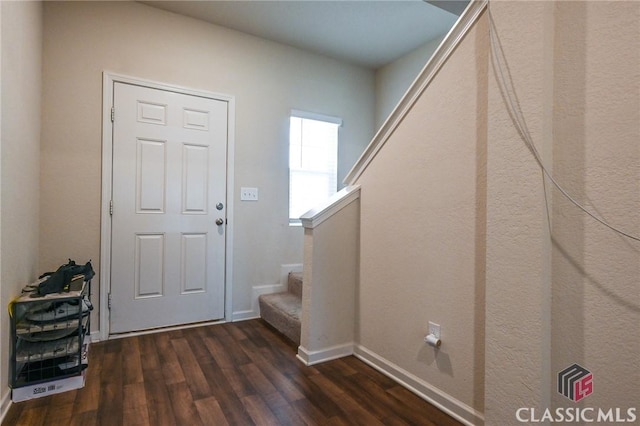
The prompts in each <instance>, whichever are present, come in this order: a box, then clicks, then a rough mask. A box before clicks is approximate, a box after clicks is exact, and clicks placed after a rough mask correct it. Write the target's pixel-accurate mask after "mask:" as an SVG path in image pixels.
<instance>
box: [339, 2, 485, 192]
mask: <svg viewBox="0 0 640 426" xmlns="http://www.w3.org/2000/svg"><path fill="white" fill-rule="evenodd" d="M487 4H488V0H471V1H470V3H469V5H468V6H467V8H466V9H465V10H464V12H463V13H462V15H460V17H459V18H458V20H457V21H456V23H455V24H454V25H453V27H452V28H451V30H450V31H449V33H448V34H447V35H446V37H445V38H444V39H443V40H442V43H440V46H438V48H437V49H436V51H435V52H434V53H433V56H432V57H431V59H430V60H429V62H427V64H426V65H425V66H424V68H423V69H422V71H420V74H418V76H417V77H416V79H415V80H414V81H413V83H412V84H411V86H410V87H409V89H408V90H407V92H406V93H405V94H404V96H403V97H402V99H401V100H400V102H398V105H396V107H395V108H394V110H393V111H392V112H391V114H390V115H389V117H387V119H386V121H385V122H384V123H383V124H382V126H381V127H380V129H379V130H378V132H377V133H376V134H375V136H374V137H373V139H372V140H371V142H370V143H369V145H368V146H367V148H365V150H364V152H363V153H362V155H361V156H360V158H359V159H358V161H357V162H356V164H355V165H354V166H353V168H352V169H351V171H350V172H349V173H348V174H347V176H346V177H345V179H344V183H345V184H346V185H354V184H355V183H356V182H357V181H358V178H359V177H360V176H361V175H362V173H363V172H364V171H365V169H366V168H367V167H368V166H369V164H370V163H371V161H373V159H374V158H375V156H376V155H377V154H378V152H379V151H380V149H382V147H383V146H384V145H385V143H386V142H387V140H388V139H389V137H391V135H392V134H393V133H394V132H395V130H396V128H397V127H398V126H399V125H400V123H401V122H402V121H403V120H404V118H405V116H406V115H407V113H408V112H409V111H411V109H412V108H413V105H414V104H415V103H416V101H417V100H418V99H419V98H420V96H421V95H422V93H423V92H424V91H425V89H426V88H427V87H428V86H429V85H430V84H431V81H432V80H433V79H434V77H435V76H436V74H437V73H438V71H440V68H442V66H443V65H444V64H445V63H446V62H447V60H448V59H449V57H450V56H451V54H452V53H453V51H454V50H455V49H456V47H457V46H458V45H459V44H460V42H461V41H462V39H463V38H464V37H465V35H467V33H468V32H469V30H470V29H471V28H472V27H473V25H474V24H475V22H476V21H477V19H478V17H479V16H480V15H481V14H482V12H483V11H484V10H485V8H486V7H487Z"/></svg>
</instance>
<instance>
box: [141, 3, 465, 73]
mask: <svg viewBox="0 0 640 426" xmlns="http://www.w3.org/2000/svg"><path fill="white" fill-rule="evenodd" d="M142 3H145V4H148V5H150V6H153V7H157V8H159V9H164V10H168V11H171V12H175V13H179V14H181V15H186V16H190V17H193V18H197V19H202V20H204V21H207V22H211V23H213V24H216V25H221V26H224V27H227V28H231V29H234V30H237V31H242V32H244V33H248V34H251V35H254V36H258V37H262V38H265V39H268V40H273V41H276V42H279V43H284V44H288V45H291V46H295V47H299V48H302V49H306V50H311V51H313V52H316V53H320V54H323V55H326V56H330V57H333V58H336V59H339V60H343V61H348V62H351V63H355V64H357V65H361V66H365V67H368V68H373V69H375V68H378V67H380V66H382V65H385V64H387V63H389V62H392V61H394V60H395V59H397V58H399V57H400V56H402V55H404V54H405V53H408V52H410V51H411V50H413V49H415V48H417V47H419V46H420V45H422V44H424V43H426V42H427V41H429V40H432V39H434V38H436V37H439V36H441V35H442V34H445V33H447V32H448V31H449V29H450V28H451V26H452V25H453V24H454V23H455V21H456V19H457V16H456V15H454V14H453V13H450V12H447V11H445V10H443V9H441V8H439V7H436V6H434V5H432V4H429V3H426V2H424V1H422V0H391V1H389V0H387V1H380V0H337V1H327V0H324V1H314V0H296V1H292V0H281V1H259V0H253V1H243V0H234V1H220V0H214V1H212V0H209V1H189V0H180V1H142ZM454 3H460V2H450V4H454Z"/></svg>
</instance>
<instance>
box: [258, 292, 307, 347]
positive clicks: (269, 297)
mask: <svg viewBox="0 0 640 426" xmlns="http://www.w3.org/2000/svg"><path fill="white" fill-rule="evenodd" d="M258 302H259V304H260V316H261V317H262V319H264V320H265V321H266V322H268V323H269V324H271V325H272V326H273V327H274V328H275V329H276V330H278V331H280V332H281V333H282V334H284V335H285V336H287V337H288V338H289V339H291V340H292V341H294V342H295V343H296V344H300V316H301V311H302V298H301V297H299V296H298V295H296V294H293V293H290V292H288V291H286V292H282V293H273V294H263V295H261V296H260V297H259V298H258Z"/></svg>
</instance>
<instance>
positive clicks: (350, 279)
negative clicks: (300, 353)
mask: <svg viewBox="0 0 640 426" xmlns="http://www.w3.org/2000/svg"><path fill="white" fill-rule="evenodd" d="M359 220H360V203H359V201H358V200H357V199H356V200H355V201H352V202H351V203H350V204H349V205H347V206H345V207H344V208H343V209H342V210H340V211H339V212H338V213H336V214H335V215H333V216H331V217H330V218H329V219H327V220H326V221H325V222H322V223H321V224H320V225H318V226H317V227H315V228H313V229H305V235H304V241H305V242H304V246H305V247H304V265H305V266H304V267H305V270H304V283H305V286H304V291H303V293H302V298H303V300H302V331H301V341H300V344H301V346H302V347H303V348H304V349H305V350H307V351H310V352H313V351H321V350H327V349H328V348H331V347H334V346H339V345H352V344H353V342H354V331H355V325H354V321H355V318H356V316H357V310H354V306H355V297H356V283H357V282H358V268H357V266H356V265H357V264H358V244H359V241H360V238H359V226H358V224H359ZM313 265H319V267H316V268H312V266H313ZM323 265H331V267H330V268H326V267H323Z"/></svg>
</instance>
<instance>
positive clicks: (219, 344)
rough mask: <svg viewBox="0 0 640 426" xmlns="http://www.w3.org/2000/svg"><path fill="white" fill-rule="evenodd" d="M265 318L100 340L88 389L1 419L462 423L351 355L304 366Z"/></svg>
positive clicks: (22, 407)
mask: <svg viewBox="0 0 640 426" xmlns="http://www.w3.org/2000/svg"><path fill="white" fill-rule="evenodd" d="M295 354H296V348H295V346H294V345H293V344H292V343H290V342H289V341H288V340H286V339H284V338H282V337H280V335H279V334H278V333H277V332H275V331H274V330H273V329H271V328H270V327H269V326H267V325H266V324H265V323H264V322H263V321H262V320H251V321H244V322H237V323H230V324H221V325H214V326H208V327H199V328H191V329H187V330H180V331H168V332H163V333H158V334H150V335H145V336H138V337H130V338H126V339H116V340H109V341H106V342H100V343H96V344H94V345H92V346H91V349H90V351H89V369H88V371H87V383H86V386H85V387H84V388H83V389H79V390H74V391H69V392H66V393H62V394H58V395H52V396H49V397H44V398H40V399H35V400H32V401H27V402H22V403H18V404H13V406H12V407H11V409H10V410H9V413H8V414H7V417H6V418H5V420H4V422H3V423H2V425H47V426H49V425H82V426H89V425H98V424H100V425H117V426H119V425H127V426H129V425H153V426H156V425H188V426H192V425H226V424H229V425H253V424H256V425H306V424H309V425H316V424H320V425H367V426H369V425H380V424H385V425H459V424H460V423H458V422H457V421H455V420H453V419H452V418H451V417H449V416H447V415H446V414H444V413H442V412H441V411H439V410H437V409H436V408H434V407H433V406H431V405H430V404H428V403H427V402H425V401H423V400H422V399H420V398H418V397H417V396H415V395H414V394H413V393H411V392H409V391H408V390H406V389H404V388H403V387H401V386H399V385H398V384H396V383H395V382H394V381H392V380H391V379H389V378H387V377H386V376H384V375H382V374H380V373H379V372H377V371H376V370H374V369H372V368H371V367H369V366H367V365H366V364H364V363H362V362H361V361H359V360H358V359H356V358H354V357H347V358H342V359H339V360H335V361H330V362H326V363H323V364H319V365H316V366H313V367H305V366H304V365H303V364H302V363H301V362H299V361H298V360H297V359H296V358H295Z"/></svg>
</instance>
